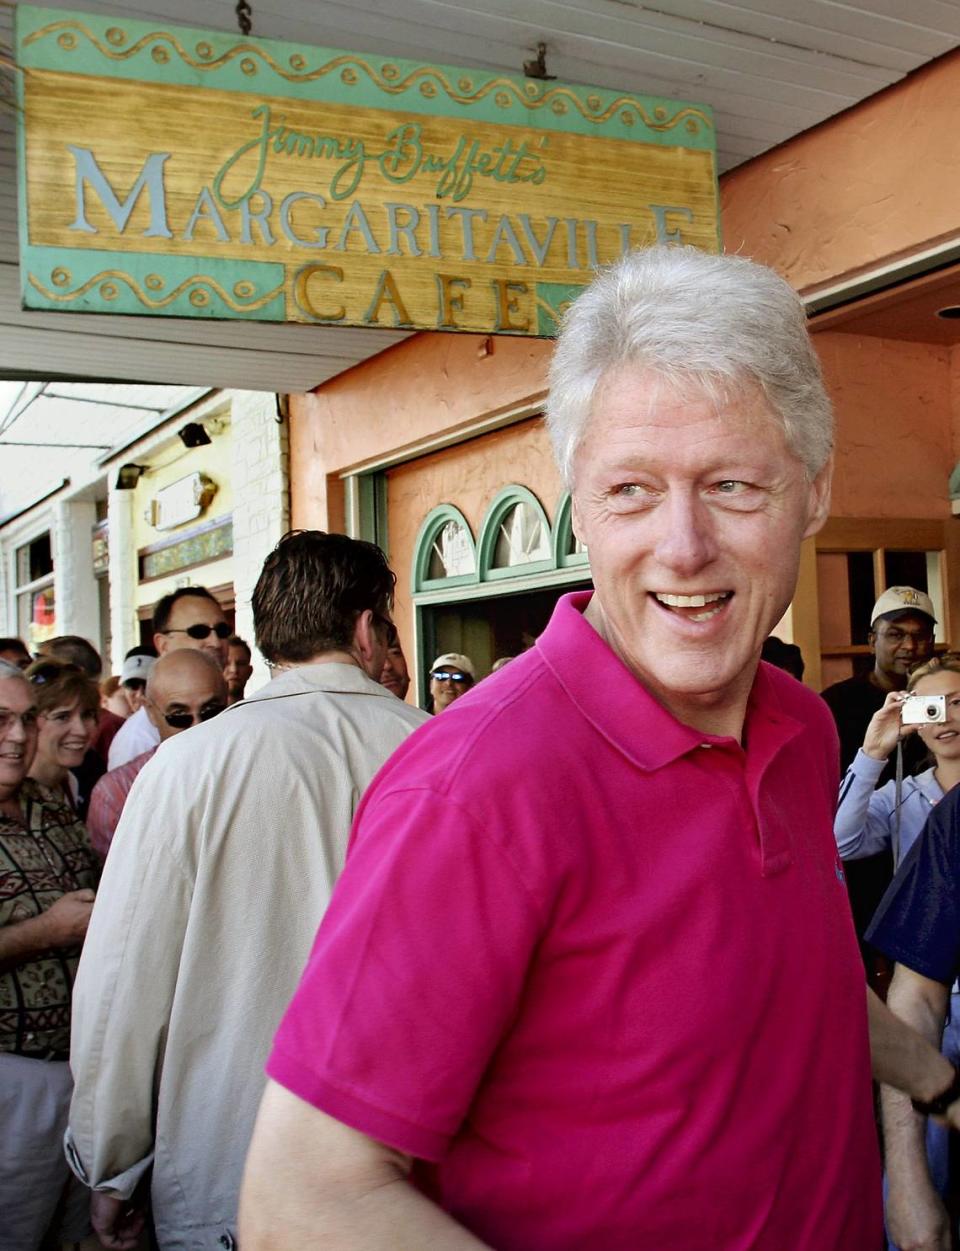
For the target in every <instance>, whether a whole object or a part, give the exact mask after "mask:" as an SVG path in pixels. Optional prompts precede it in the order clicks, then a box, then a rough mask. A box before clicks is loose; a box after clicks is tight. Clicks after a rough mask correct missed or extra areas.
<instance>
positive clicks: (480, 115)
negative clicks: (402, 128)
mask: <svg viewBox="0 0 960 1251" xmlns="http://www.w3.org/2000/svg"><path fill="white" fill-rule="evenodd" d="M15 21H16V45H17V63H18V65H19V66H21V67H22V68H23V69H24V70H30V69H40V70H52V71H58V72H64V73H76V74H82V75H92V76H95V77H100V78H118V79H123V80H129V81H134V82H148V83H162V84H175V85H179V86H188V87H209V88H216V89H218V90H221V91H230V92H237V93H241V94H244V95H257V96H284V97H288V98H291V99H295V100H309V101H320V102H327V103H332V104H348V105H351V106H353V107H357V108H376V109H388V110H391V111H396V112H407V113H413V114H417V115H422V116H438V117H462V116H463V115H464V113H467V112H468V113H469V115H470V117H471V118H474V119H476V120H479V121H484V122H490V123H493V124H495V125H497V126H511V125H513V126H524V127H528V128H530V129H536V130H547V131H555V132H559V133H564V134H579V135H597V136H602V137H604V138H608V139H610V138H613V139H623V140H627V141H630V142H636V141H639V142H642V143H654V144H660V145H663V146H667V147H685V148H693V149H697V150H708V151H714V150H715V147H716V141H715V128H714V122H713V114H712V111H711V110H710V108H709V107H708V106H707V105H703V104H692V103H688V102H684V101H677V100H667V99H664V98H662V97H658V96H644V95H636V94H634V93H632V92H616V91H609V90H606V89H602V88H599V87H586V86H582V85H574V84H571V83H564V82H557V81H552V82H541V81H539V80H535V79H529V78H523V77H521V76H519V75H514V74H503V73H496V74H491V73H487V72H484V71H481V70H475V69H464V68H456V67H452V66H448V65H425V64H422V63H421V62H417V61H411V60H405V59H402V58H390V57H382V56H374V55H367V54H363V53H357V52H348V51H344V50H342V49H337V48H317V47H311V46H308V47H304V46H303V45H301V44H296V43H286V42H281V41H280V40H274V39H257V38H251V37H243V36H238V35H236V34H226V33H224V32H218V31H209V30H202V29H198V28H195V27H187V26H175V25H167V24H166V23H157V22H143V21H136V20H133V19H127V18H117V17H109V16H106V17H105V16H103V15H100V14H92V13H76V12H69V11H66V10H60V9H48V8H38V7H34V6H32V5H19V6H18V7H17V8H16V10H15Z"/></svg>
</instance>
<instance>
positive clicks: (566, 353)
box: [546, 244, 833, 487]
mask: <svg viewBox="0 0 960 1251" xmlns="http://www.w3.org/2000/svg"><path fill="white" fill-rule="evenodd" d="M628 363H630V364H638V365H641V366H643V367H645V368H648V369H650V370H652V371H653V372H654V373H656V374H658V375H660V376H661V377H662V378H664V379H666V380H667V381H668V382H671V383H673V384H674V385H680V386H683V385H691V384H692V385H694V386H697V387H699V388H700V389H701V390H703V391H706V392H707V393H708V394H714V395H717V396H718V397H719V395H721V394H722V393H724V392H725V391H727V390H728V389H729V388H730V387H731V386H740V385H743V384H744V383H745V382H751V381H752V382H755V383H756V384H758V385H759V387H760V388H761V390H762V391H763V394H764V395H765V397H766V399H767V401H768V402H769V404H770V406H771V407H772V408H773V410H774V412H775V413H776V414H777V415H778V416H779V418H780V420H781V422H782V423H783V429H784V432H785V434H786V438H787V443H788V445H789V447H790V449H791V451H792V452H793V453H794V455H796V456H797V457H798V458H799V459H800V460H801V461H802V462H803V464H804V466H805V467H806V471H807V474H808V476H809V477H810V478H811V479H812V478H815V477H816V475H817V474H818V473H819V472H820V470H821V469H822V468H823V466H824V465H825V464H826V463H827V460H828V458H829V456H830V452H831V451H832V449H833V411H832V408H831V405H830V400H829V398H828V396H827V393H826V389H825V387H824V385H823V375H822V374H821V371H820V362H819V361H818V359H817V355H816V353H815V352H814V350H813V344H812V343H811V342H810V336H809V334H808V332H807V328H806V316H805V314H804V310H803V305H802V304H801V302H800V299H799V297H798V296H797V294H796V292H795V291H794V290H793V288H792V287H791V286H790V285H789V284H788V283H786V282H785V281H784V280H783V279H782V278H781V277H780V276H779V275H778V274H775V273H774V272H773V270H772V269H768V268H767V267H766V266H765V265H758V264H756V263H755V262H754V261H748V260H746V259H745V258H744V257H740V256H713V255H710V254H709V253H707V252H701V251H700V250H699V249H697V248H692V247H678V246H676V245H671V244H659V245H657V246H655V247H651V248H644V249H640V250H638V251H636V252H631V253H629V254H628V255H626V256H623V257H621V259H620V260H619V261H617V262H615V263H614V264H613V265H610V266H608V267H607V268H606V269H604V270H601V271H600V273H599V274H598V275H597V277H596V278H595V279H594V281H593V282H592V283H591V284H590V286H589V287H588V288H587V289H586V290H585V291H584V292H583V294H582V295H580V296H579V297H578V298H577V300H576V301H575V302H574V303H573V304H572V305H571V307H570V308H569V310H568V311H567V313H566V315H565V316H564V318H563V323H562V326H561V330H560V335H559V338H558V340H557V345H556V349H555V351H554V355H553V361H552V363H551V366H550V394H549V397H548V399H547V406H546V421H547V430H548V432H549V435H550V441H551V443H552V444H553V451H554V455H555V457H556V460H557V464H558V466H559V467H560V473H561V474H562V476H563V478H564V481H565V483H566V485H567V486H568V487H570V486H572V481H573V460H574V456H575V454H576V451H577V448H578V447H579V445H580V442H581V440H582V439H583V436H584V432H585V430H586V425H587V421H588V419H589V416H590V409H591V406H592V404H593V400H594V396H595V394H596V391H597V387H598V385H599V383H600V381H601V379H602V378H603V376H604V375H605V374H606V373H607V372H608V371H610V370H611V369H615V368H617V367H618V366H620V365H624V364H628Z"/></svg>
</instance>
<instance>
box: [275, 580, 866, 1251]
mask: <svg viewBox="0 0 960 1251" xmlns="http://www.w3.org/2000/svg"><path fill="white" fill-rule="evenodd" d="M588 598H589V596H588V595H574V596H567V597H565V598H564V599H563V600H561V601H560V603H559V604H558V606H557V609H556V611H555V613H554V616H553V618H552V620H551V622H550V625H549V626H548V628H547V630H546V631H545V632H544V634H543V635H542V637H541V639H540V640H539V642H538V644H537V646H536V647H535V648H534V649H533V650H532V651H530V652H528V653H527V654H526V655H524V656H523V657H521V658H520V659H518V660H515V661H513V662H512V663H511V664H510V665H508V666H507V667H506V668H505V669H503V670H502V671H501V672H500V673H498V674H496V675H495V676H494V677H492V678H490V679H488V680H486V681H484V682H482V683H481V684H480V685H479V686H478V687H476V688H475V689H474V690H473V691H471V692H469V693H468V694H467V695H465V696H463V697H461V699H459V700H457V702H456V703H455V704H454V705H453V706H452V707H451V708H449V709H448V710H447V711H446V712H444V714H443V715H442V716H441V717H437V718H435V719H434V720H433V721H432V722H430V723H429V724H428V725H426V726H424V727H422V728H421V729H420V730H418V731H417V732H416V733H415V734H414V735H413V736H412V737H411V738H410V739H409V740H407V742H406V743H405V744H404V745H403V746H402V747H400V749H399V750H398V751H397V752H396V753H395V754H394V755H393V757H392V758H391V759H390V760H389V761H388V763H387V764H386V766H385V767H384V768H383V770H382V771H381V772H380V774H379V775H378V777H377V779H376V780H375V781H374V783H373V785H372V786H371V788H370V790H369V791H368V792H367V795H366V797H365V799H364V801H363V803H362V805H361V808H360V811H359V813H358V815H357V821H356V824H355V827H354V834H353V842H352V846H351V851H350V855H349V858H348V862H347V867H346V870H345V872H344V874H343V876H342V877H341V879H340V883H339V885H338V887H337V889H336V891H335V893H334V897H333V902H332V904H331V906H330V908H329V910H328V911H327V913H326V916H325V918H324V921H323V924H322V925H321V928H320V931H319V934H318V936H317V940H316V944H315V946H314V950H313V953H312V955H311V958H310V961H309V964H308V966H307V969H306V972H305V974H304V976H303V979H302V982H301V984H300V987H299V989H298V991H297V994H296V996H295V997H294V999H293V1001H292V1003H291V1005H290V1007H289V1009H288V1011H287V1014H286V1016H285V1018H284V1020H283V1022H282V1024H281V1026H280V1030H279V1032H278V1034H277V1037H276V1041H275V1045H274V1050H273V1054H272V1056H271V1058H270V1061H269V1064H268V1072H269V1074H270V1076H271V1077H272V1078H274V1080H276V1081H277V1082H280V1083H281V1084H282V1085H284V1086H286V1087H287V1088H288V1089H289V1090H291V1091H293V1092H294V1093H295V1094H297V1095H299V1096H300V1097H301V1098H302V1099H304V1100H306V1101H308V1102H309V1103H311V1104H314V1105H315V1106H316V1107H318V1108H321V1109H323V1110H324V1111H325V1112H327V1113H329V1114H330V1115H332V1116H334V1117H336V1118H338V1119H339V1120H341V1121H343V1122H345V1123H346V1124H348V1125H351V1126H353V1127H354V1128H356V1129H358V1130H360V1131H362V1132H363V1133H365V1134H368V1135H370V1136H371V1137H372V1138H375V1139H377V1140H379V1141H381V1142H384V1143H387V1144H389V1145H390V1146H392V1147H395V1148H398V1149H399V1150H401V1151H403V1152H406V1153H408V1154H410V1155H413V1156H415V1157H417V1158H418V1159H419V1160H420V1161H422V1162H423V1163H422V1164H419V1165H418V1181H419V1182H420V1184H421V1185H422V1186H423V1187H424V1188H425V1189H426V1190H427V1192H428V1193H429V1194H430V1195H431V1196H432V1197H433V1198H434V1199H436V1201H437V1202H438V1203H440V1204H441V1205H442V1206H443V1207H444V1208H446V1209H447V1210H448V1211H449V1212H450V1213H451V1214H452V1215H453V1216H454V1217H455V1218H456V1219H457V1220H458V1221H460V1222H461V1223H462V1224H463V1225H465V1226H466V1227H467V1228H469V1229H470V1230H472V1231H473V1232H474V1233H475V1234H476V1235H477V1236H478V1237H480V1238H481V1239H483V1240H484V1241H485V1242H486V1243H488V1244H489V1245H490V1246H491V1247H494V1248H497V1251H638V1249H639V1248H651V1249H652V1251H703V1248H710V1251H746V1249H747V1248H751V1249H757V1251H759V1249H763V1251H874V1249H875V1247H876V1246H878V1245H879V1241H878V1240H879V1238H880V1230H881V1225H880V1196H879V1161H878V1158H877V1147H876V1136H875V1132H874V1127H873V1116H872V1106H871V1092H870V1073H869V1057H868V1044H867V1024H866V1008H865V1003H864V986H863V974H862V969H861V966H860V961H859V957H858V954H857V947H856V942H855V939H854V933H853V926H852V923H851V920H850V914H849V909H848V905H847V900H846V893H845V890H844V885H843V880H842V873H841V871H840V866H839V862H838V861H837V856H836V847H835V844H834V841H833V834H832V824H833V807H834V796H835V794H836V784H837V764H836V761H837V748H836V734H835V731H834V728H833V723H832V720H831V718H830V714H829V712H828V710H827V709H826V707H825V705H823V703H822V702H821V701H820V700H819V699H818V698H817V697H816V696H815V695H813V694H812V693H811V692H809V691H807V690H805V689H804V688H803V687H802V686H801V685H800V684H799V683H797V682H794V680H793V679H792V678H789V677H787V676H786V675H785V674H782V673H781V672H780V671H779V670H776V669H772V668H770V667H768V666H765V665H764V666H761V670H760V672H759V674H758V676H757V680H756V682H755V684H754V689H753V693H752V695H751V701H750V706H749V710H748V716H747V727H746V735H745V742H746V743H747V748H746V750H743V749H742V748H741V747H740V746H739V745H738V744H737V743H735V742H734V741H733V740H730V739H718V738H711V737H710V736H708V735H704V734H702V733H700V732H698V731H696V730H693V729H691V728H689V727H687V726H684V725H681V724H680V723H679V722H677V721H676V720H674V718H673V717H671V716H670V715H669V714H668V713H667V712H666V711H665V710H664V709H663V708H662V707H661V706H660V705H659V704H657V703H656V702H655V701H654V700H653V699H652V698H651V697H650V696H649V695H648V694H647V692H646V691H645V690H644V688H643V687H642V686H641V685H640V684H639V683H638V682H637V681H636V680H635V679H634V678H633V677H632V676H631V674H630V673H629V672H628V671H627V670H626V668H625V667H624V666H623V665H622V664H621V662H620V661H619V660H618V659H617V657H616V656H615V655H614V654H613V653H612V652H611V651H610V650H609V648H608V647H607V646H606V644H605V643H604V642H603V641H602V640H601V638H600V637H599V635H597V634H596V633H595V631H594V630H593V629H592V628H591V627H590V626H589V625H588V624H587V623H586V622H585V621H584V620H583V618H582V615H581V613H582V610H583V608H584V607H585V604H586V602H587V600H588Z"/></svg>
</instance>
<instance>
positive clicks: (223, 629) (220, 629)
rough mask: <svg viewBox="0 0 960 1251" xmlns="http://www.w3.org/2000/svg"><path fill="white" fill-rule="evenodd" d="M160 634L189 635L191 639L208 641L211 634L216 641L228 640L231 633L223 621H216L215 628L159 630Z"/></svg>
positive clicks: (197, 626) (204, 626) (201, 626)
mask: <svg viewBox="0 0 960 1251" xmlns="http://www.w3.org/2000/svg"><path fill="white" fill-rule="evenodd" d="M160 633H161V634H189V635H190V637H191V638H192V639H208V638H209V637H210V635H211V634H215V635H216V636H217V638H218V639H228V638H229V637H230V635H231V634H232V633H233V631H232V630H231V629H230V627H229V626H228V625H227V623H226V622H225V621H218V622H217V624H216V625H215V626H211V625H201V624H200V622H197V624H196V625H192V626H185V627H181V628H179V629H176V630H161V631H160Z"/></svg>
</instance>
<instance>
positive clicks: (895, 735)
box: [863, 691, 946, 760]
mask: <svg viewBox="0 0 960 1251" xmlns="http://www.w3.org/2000/svg"><path fill="white" fill-rule="evenodd" d="M911 700H914V701H916V700H919V701H920V703H921V704H923V705H924V706H926V705H927V704H932V703H933V702H934V697H932V696H923V695H908V694H907V692H906V691H890V692H889V694H888V695H887V698H886V699H885V700H884V701H883V705H882V707H880V708H879V709H877V711H876V712H875V713H874V714H873V716H872V717H871V718H870V723H869V725H868V726H867V732H866V734H865V735H864V738H863V750H864V753H865V754H866V755H867V756H870V757H872V759H874V760H886V759H887V757H888V756H889V755H890V753H891V752H892V751H893V749H894V748H895V747H896V745H897V740H898V739H899V738H901V737H906V736H907V735H908V734H915V733H916V732H917V730H918V728H919V727H920V726H921V725H923V724H926V723H925V722H922V721H917V720H913V721H904V720H902V719H901V711H902V709H903V706H904V704H907V703H909V702H910V701H911ZM910 713H911V715H912V716H915V715H916V714H915V712H914V711H913V707H911V710H910ZM945 715H946V714H944V716H945Z"/></svg>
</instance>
